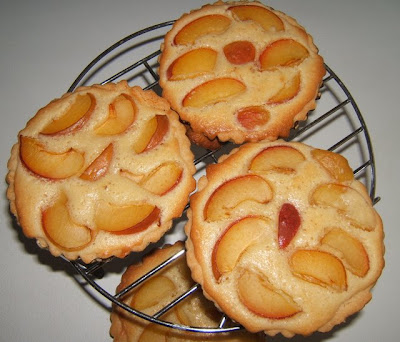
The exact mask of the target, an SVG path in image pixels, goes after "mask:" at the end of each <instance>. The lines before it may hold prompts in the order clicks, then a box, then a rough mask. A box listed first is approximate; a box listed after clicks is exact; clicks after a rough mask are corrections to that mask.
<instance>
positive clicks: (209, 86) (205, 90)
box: [182, 77, 246, 108]
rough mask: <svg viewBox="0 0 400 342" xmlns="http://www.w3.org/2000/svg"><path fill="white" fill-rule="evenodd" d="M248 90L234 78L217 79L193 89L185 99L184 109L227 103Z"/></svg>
mask: <svg viewBox="0 0 400 342" xmlns="http://www.w3.org/2000/svg"><path fill="white" fill-rule="evenodd" d="M245 90H246V86H245V85H244V84H243V83H242V82H241V81H239V80H237V79H234V78H229V77H227V78H217V79H213V80H211V81H207V82H205V83H202V84H200V85H198V86H197V87H195V88H194V89H192V90H191V91H190V92H189V93H188V94H187V95H186V96H185V98H184V99H183V102H182V105H183V106H184V107H197V108H198V107H204V106H207V105H210V104H215V103H218V102H222V101H226V100H227V99H229V98H231V97H233V96H236V95H239V94H240V93H243V92H244V91H245Z"/></svg>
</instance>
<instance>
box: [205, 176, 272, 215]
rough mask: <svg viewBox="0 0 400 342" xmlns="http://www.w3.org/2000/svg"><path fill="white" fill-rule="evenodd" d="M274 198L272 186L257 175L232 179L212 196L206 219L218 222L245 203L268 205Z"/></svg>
mask: <svg viewBox="0 0 400 342" xmlns="http://www.w3.org/2000/svg"><path fill="white" fill-rule="evenodd" d="M271 198H272V189H271V187H270V185H269V184H268V183H267V182H266V181H265V180H264V179H263V178H261V177H259V176H256V175H245V176H240V177H237V178H233V179H230V180H228V181H226V182H225V183H223V184H222V185H220V186H219V187H218V188H217V189H216V190H215V191H214V192H213V193H212V194H211V196H210V198H209V199H208V201H207V203H206V205H205V207H204V218H205V220H207V221H217V220H221V219H223V218H226V217H228V216H229V214H230V212H231V211H232V210H233V209H235V207H237V206H238V205H240V204H241V203H243V202H245V201H253V202H258V203H267V202H269V201H270V200H271Z"/></svg>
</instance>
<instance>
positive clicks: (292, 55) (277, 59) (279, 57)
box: [260, 39, 309, 70]
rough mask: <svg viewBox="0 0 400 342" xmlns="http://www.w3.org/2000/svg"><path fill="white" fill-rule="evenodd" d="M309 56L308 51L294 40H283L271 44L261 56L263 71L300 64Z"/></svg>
mask: <svg viewBox="0 0 400 342" xmlns="http://www.w3.org/2000/svg"><path fill="white" fill-rule="evenodd" d="M308 56H309V52H308V50H307V49H306V48H305V47H304V46H303V45H301V44H300V43H298V42H296V41H295V40H293V39H281V40H277V41H275V42H273V43H271V44H269V45H268V46H267V47H266V48H265V49H264V51H263V52H262V53H261V55H260V66H261V70H271V69H275V68H276V67H289V66H295V65H298V64H300V63H301V62H302V61H303V60H304V59H306V58H307V57H308Z"/></svg>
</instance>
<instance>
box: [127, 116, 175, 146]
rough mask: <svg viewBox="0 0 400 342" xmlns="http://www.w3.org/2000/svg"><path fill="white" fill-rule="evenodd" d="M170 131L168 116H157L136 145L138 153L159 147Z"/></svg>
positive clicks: (147, 126)
mask: <svg viewBox="0 0 400 342" xmlns="http://www.w3.org/2000/svg"><path fill="white" fill-rule="evenodd" d="M168 129H169V120H168V117H167V116H166V115H159V114H157V115H156V116H154V117H153V118H151V119H150V120H149V121H148V122H147V123H146V124H145V125H144V128H143V130H142V132H141V133H140V139H138V141H137V142H136V143H135V145H134V147H133V148H134V150H135V152H136V153H138V154H139V153H143V152H147V151H149V150H152V149H153V148H155V147H156V146H157V145H159V144H160V143H161V142H162V141H163V139H164V136H165V135H166V134H167V132H168Z"/></svg>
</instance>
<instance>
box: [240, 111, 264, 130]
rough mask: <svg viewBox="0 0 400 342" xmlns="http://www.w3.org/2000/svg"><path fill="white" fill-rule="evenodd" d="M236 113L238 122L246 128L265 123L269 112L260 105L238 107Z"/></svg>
mask: <svg viewBox="0 0 400 342" xmlns="http://www.w3.org/2000/svg"><path fill="white" fill-rule="evenodd" d="M236 115H237V120H238V121H239V123H240V124H241V125H242V126H243V127H244V128H246V129H248V130H252V129H255V128H256V127H257V126H262V125H265V124H266V123H267V122H268V121H269V118H270V114H269V112H268V111H267V110H265V109H264V108H262V107H260V106H250V107H245V108H242V109H239V110H238V111H237V114H236Z"/></svg>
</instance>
